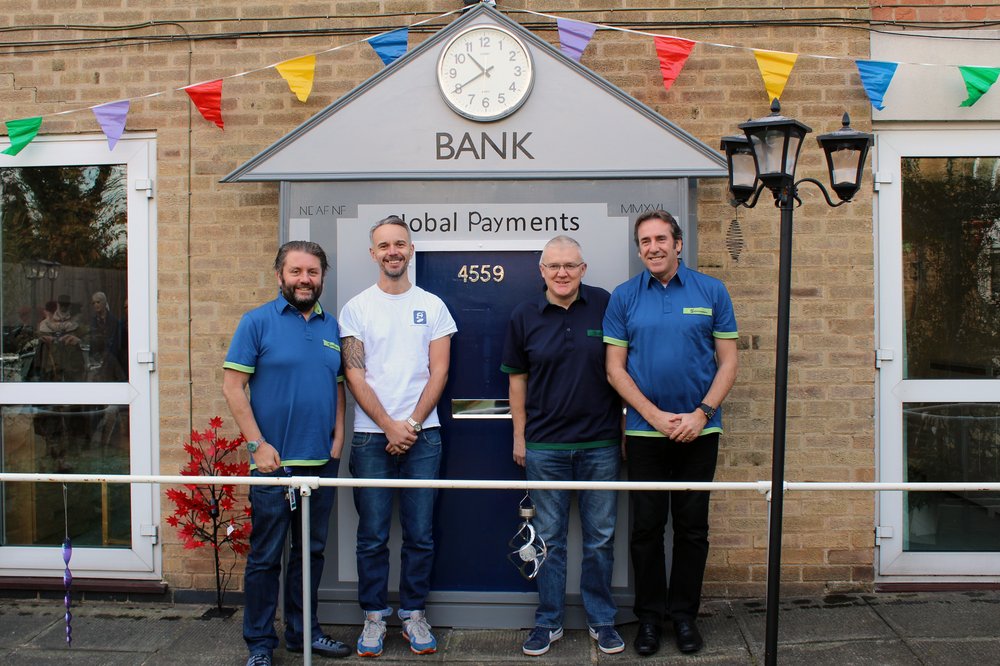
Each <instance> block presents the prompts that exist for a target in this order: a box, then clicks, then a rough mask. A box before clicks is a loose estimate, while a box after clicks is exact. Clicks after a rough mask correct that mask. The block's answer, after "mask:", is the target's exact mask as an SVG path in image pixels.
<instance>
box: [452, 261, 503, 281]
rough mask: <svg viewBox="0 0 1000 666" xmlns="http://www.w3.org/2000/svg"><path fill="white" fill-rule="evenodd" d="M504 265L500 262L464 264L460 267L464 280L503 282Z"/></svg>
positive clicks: (459, 271)
mask: <svg viewBox="0 0 1000 666" xmlns="http://www.w3.org/2000/svg"><path fill="white" fill-rule="evenodd" d="M503 276H504V271H503V266H501V265H500V264H496V265H491V264H463V265H462V267H461V268H459V269H458V278H459V279H460V280H461V281H462V282H503Z"/></svg>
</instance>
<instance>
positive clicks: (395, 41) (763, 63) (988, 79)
mask: <svg viewBox="0 0 1000 666" xmlns="http://www.w3.org/2000/svg"><path fill="white" fill-rule="evenodd" d="M472 6H474V5H470V6H466V7H462V8H458V9H454V10H451V11H448V12H445V13H443V14H440V15H437V16H433V17H431V18H427V19H424V20H421V21H417V22H414V23H412V24H410V25H407V26H403V27H399V28H391V29H389V30H386V31H384V32H381V33H378V34H374V35H371V36H368V37H364V38H362V39H357V40H354V41H350V42H346V43H344V44H339V45H337V46H333V47H331V48H328V49H324V50H322V51H317V52H315V53H310V54H306V55H302V56H298V57H295V58H290V59H287V60H282V61H280V62H276V63H272V64H270V65H265V66H262V67H257V68H255V69H250V70H247V71H244V72H239V73H236V74H231V75H228V76H222V77H216V78H214V79H211V80H207V81H200V82H196V83H192V84H189V85H186V86H182V87H179V88H173V89H168V90H162V91H157V92H153V93H148V94H145V95H140V96H136V97H129V98H126V99H120V100H116V101H111V102H104V103H101V104H96V105H94V106H89V107H83V108H77V109H64V110H62V111H56V112H53V113H48V114H40V115H37V116H32V117H30V118H19V119H14V120H7V121H4V125H5V126H6V128H7V133H8V136H9V139H10V146H9V147H8V148H7V149H6V150H4V151H2V152H3V154H7V155H17V154H18V153H19V152H20V151H21V150H23V149H24V148H25V147H26V146H27V145H28V144H30V143H31V141H33V140H34V139H35V137H36V136H37V135H38V133H39V130H40V129H41V126H42V122H43V120H44V119H45V118H48V117H52V116H61V115H66V114H70V113H77V112H79V111H83V110H90V111H91V112H92V113H93V115H94V117H95V119H96V120H97V123H98V125H99V126H100V128H101V130H102V131H103V132H104V134H105V136H106V137H107V140H108V149H109V150H114V147H115V144H116V143H117V142H118V140H119V139H120V138H121V136H122V133H123V132H124V130H125V125H126V118H127V115H128V112H129V110H130V108H131V106H132V104H133V103H135V102H139V101H141V100H145V99H149V98H152V97H158V96H160V95H166V94H168V93H171V92H179V91H181V90H183V91H184V92H185V93H187V95H188V96H189V97H190V98H191V101H192V103H193V104H194V105H195V107H196V108H197V109H198V111H199V113H201V115H202V117H204V118H205V120H207V121H209V122H212V123H214V124H215V125H217V126H218V127H219V128H220V129H224V127H225V122H224V119H223V117H222V88H223V82H224V81H225V79H233V78H238V77H243V76H249V75H251V74H255V73H258V72H263V71H267V70H271V69H273V70H275V71H276V72H277V73H278V74H279V75H280V76H281V77H282V78H283V79H284V80H285V82H286V83H287V84H288V87H289V90H290V91H291V93H292V94H294V95H295V96H296V98H297V99H298V100H299V101H300V102H303V103H304V102H306V101H307V100H308V99H309V95H310V93H311V92H312V88H313V82H314V79H315V71H316V58H317V57H318V56H322V55H326V54H330V53H334V52H336V51H340V50H342V49H346V48H350V47H352V46H356V45H358V44H360V43H362V42H366V43H368V44H369V46H371V48H372V49H373V51H374V52H375V54H376V55H377V56H378V57H379V58H380V59H381V60H382V63H383V65H384V66H386V67H388V66H390V65H392V64H393V63H394V62H395V61H396V60H398V59H399V58H400V57H401V56H403V55H404V54H405V53H406V51H407V42H408V38H409V30H410V29H411V28H414V27H417V26H421V25H424V24H427V23H431V22H435V21H440V20H441V19H444V18H447V17H449V16H451V15H453V14H456V13H461V12H464V11H466V10H468V9H470V8H471V7H472ZM509 11H510V12H511V13H514V12H517V13H522V14H529V15H532V16H537V17H541V18H546V19H550V20H553V21H555V23H556V28H557V31H558V38H559V47H560V50H561V51H562V53H563V54H564V55H565V56H566V57H567V58H569V59H571V60H573V61H576V62H579V61H580V58H581V57H582V56H583V53H584V51H585V50H586V48H587V45H588V44H589V43H590V41H591V40H592V39H593V37H594V36H595V34H596V33H597V31H598V30H613V31H617V32H623V33H629V34H634V35H639V36H643V37H648V38H651V39H652V41H653V45H654V49H655V52H656V55H657V58H658V60H659V64H660V72H661V74H662V76H663V85H664V88H665V89H666V90H667V91H669V90H670V89H671V87H672V86H673V84H674V83H675V81H676V80H677V78H678V76H679V75H680V73H681V70H682V69H683V68H684V65H685V64H686V62H687V60H688V58H689V56H691V54H692V52H693V51H694V50H695V48H696V47H699V48H719V49H739V50H742V51H747V52H749V53H752V55H753V56H754V59H755V60H756V63H757V67H758V69H759V71H760V74H761V79H762V81H763V84H764V89H765V91H766V93H767V95H768V96H769V98H770V99H771V100H774V99H776V98H780V97H781V94H782V92H783V91H784V89H785V86H786V84H787V83H788V80H789V78H790V76H791V73H792V70H793V68H794V67H795V64H796V62H797V61H798V59H800V58H812V59H821V60H850V61H852V62H853V63H854V64H855V66H856V67H857V70H858V75H859V77H860V80H861V84H862V87H863V88H864V91H865V94H866V95H867V96H868V98H869V100H870V102H871V104H872V106H873V107H874V108H875V109H878V110H882V109H884V108H885V104H886V101H885V96H886V93H887V91H888V88H889V85H890V84H891V82H892V79H893V77H894V75H895V74H896V72H897V70H898V68H899V66H900V65H907V66H913V67H939V68H940V67H947V68H951V69H953V70H956V71H957V72H958V73H959V74H960V75H961V77H962V81H963V83H964V85H965V89H966V91H967V93H968V97H967V98H966V99H965V100H964V101H961V102H960V103H959V101H958V100H956V102H957V105H958V106H960V107H970V106H972V105H974V104H975V103H976V102H978V101H979V100H980V99H981V98H982V97H983V96H984V95H986V94H987V93H988V92H989V91H990V89H991V87H992V86H993V85H994V84H995V83H996V81H997V79H998V78H1000V67H974V66H965V65H953V64H941V63H921V62H883V61H875V60H864V59H857V58H847V57H842V56H831V55H819V54H807V53H788V52H782V51H773V50H769V49H762V48H754V47H748V46H737V45H733V44H721V43H716V42H707V41H697V40H692V39H687V38H684V37H678V36H674V35H660V34H654V33H650V32H645V31H641V30H634V29H631V28H622V27H618V26H610V25H602V24H600V23H592V22H588V21H581V20H579V19H568V18H564V17H561V16H556V15H554V14H547V13H544V12H536V11H532V10H529V9H516V10H509Z"/></svg>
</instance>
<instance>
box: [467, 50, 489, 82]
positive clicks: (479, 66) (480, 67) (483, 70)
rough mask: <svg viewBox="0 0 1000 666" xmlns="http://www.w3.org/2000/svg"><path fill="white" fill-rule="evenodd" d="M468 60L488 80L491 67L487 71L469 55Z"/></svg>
mask: <svg viewBox="0 0 1000 666" xmlns="http://www.w3.org/2000/svg"><path fill="white" fill-rule="evenodd" d="M469 60H471V61H472V62H474V63H475V64H476V67H478V68H479V69H480V70H481V71H482V72H483V74H485V75H486V77H487V78H489V76H490V70H491V69H493V65H490V67H489V69H487V68H486V67H483V66H482V65H480V64H479V61H478V60H476V59H475V58H473V57H472V54H471V53H470V54H469Z"/></svg>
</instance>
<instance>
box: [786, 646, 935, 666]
mask: <svg viewBox="0 0 1000 666" xmlns="http://www.w3.org/2000/svg"><path fill="white" fill-rule="evenodd" d="M778 662H779V663H785V664H809V666H913V665H914V664H918V663H920V662H918V661H917V660H916V658H915V657H914V654H913V652H912V651H911V650H910V648H909V647H907V645H906V644H905V643H904V642H903V641H901V640H859V641H846V642H823V643H797V644H790V645H780V646H779V647H778ZM925 663H933V662H925Z"/></svg>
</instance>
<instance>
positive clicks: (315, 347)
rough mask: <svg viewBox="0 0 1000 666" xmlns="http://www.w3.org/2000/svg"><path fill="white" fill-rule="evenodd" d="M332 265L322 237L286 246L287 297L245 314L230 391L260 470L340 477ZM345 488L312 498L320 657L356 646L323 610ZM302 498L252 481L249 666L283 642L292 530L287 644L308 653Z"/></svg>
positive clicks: (278, 270)
mask: <svg viewBox="0 0 1000 666" xmlns="http://www.w3.org/2000/svg"><path fill="white" fill-rule="evenodd" d="M327 268H328V264H327V259H326V253H324V252H323V248H321V247H320V246H319V245H317V244H316V243H311V242H308V241H290V242H288V243H285V244H284V245H282V246H281V248H280V249H279V250H278V255H277V257H276V258H275V260H274V271H275V276H276V277H277V279H278V288H279V290H280V295H279V296H278V297H277V298H276V299H274V300H273V301H271V302H269V303H265V304H264V305H261V306H260V307H258V308H256V309H254V310H251V311H249V312H247V313H246V314H245V315H243V318H242V319H241V320H240V323H239V326H237V328H236V332H235V333H234V334H233V340H232V342H231V343H230V345H229V352H228V353H227V354H226V361H225V363H223V368H225V370H224V374H223V386H222V392H223V395H224V396H225V398H226V403H227V404H228V405H229V410H230V411H231V412H232V413H233V418H234V419H236V425H238V426H239V428H240V431H241V432H242V433H243V435H244V436H245V437H246V438H247V449H248V450H249V451H250V455H251V456H252V464H251V474H252V475H254V476H279V477H283V476H294V475H304V476H319V477H335V476H337V468H338V465H339V462H340V452H341V449H342V448H343V446H344V385H343V379H344V378H343V375H342V374H341V370H340V329H339V327H338V326H337V320H336V319H334V318H333V315H331V314H328V313H327V312H326V311H325V310H323V308H322V306H320V304H319V297H320V294H322V293H323V278H324V276H325V275H326V271H327ZM248 386H249V388H250V395H249V396H248V395H247V387H248ZM335 492H336V491H335V489H334V488H332V487H321V488H318V489H317V490H314V491H313V493H312V499H311V506H310V509H311V512H310V542H309V558H310V559H309V561H310V565H311V567H312V580H311V583H312V596H311V599H312V609H311V618H312V629H311V631H312V633H311V636H312V642H311V644H312V651H313V652H314V653H316V654H319V655H323V656H326V657H346V656H347V655H349V654H350V653H351V650H350V648H348V647H347V646H346V645H344V644H343V643H341V642H339V641H335V640H333V639H332V638H330V637H329V636H327V635H325V634H324V633H323V632H322V630H321V629H320V625H319V619H318V617H317V615H316V606H317V600H318V597H319V595H318V590H319V581H320V576H321V575H322V573H323V562H324V556H323V553H324V551H325V550H326V536H327V532H328V530H329V526H330V512H331V511H332V509H333V502H334V497H335ZM295 498H296V493H295V491H294V490H292V489H288V490H287V491H286V488H285V487H284V486H250V505H251V507H252V508H253V515H252V517H251V521H252V523H253V529H252V531H251V533H250V553H249V555H248V556H247V565H246V573H245V578H244V586H243V589H244V590H245V596H246V607H245V609H244V612H243V639H244V640H245V641H246V644H247V649H248V651H249V652H250V657H249V658H248V659H247V666H270V664H271V659H272V652H273V651H274V649H275V648H276V647H277V646H278V636H277V634H276V633H275V631H274V615H275V610H276V608H277V605H278V584H279V577H280V574H281V554H282V551H283V550H284V546H285V540H286V538H287V536H288V533H289V531H291V536H292V540H291V542H292V543H291V549H290V558H289V561H288V563H287V564H286V568H285V612H284V617H285V647H286V648H287V649H288V650H289V651H291V652H302V651H303V642H304V641H303V635H304V628H303V625H302V551H303V544H302V533H301V531H300V530H298V529H291V528H292V526H293V525H298V524H299V523H300V514H299V511H300V509H299V508H298V507H299V503H298V501H297V500H296V499H295Z"/></svg>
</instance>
